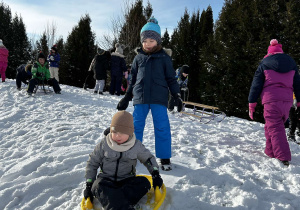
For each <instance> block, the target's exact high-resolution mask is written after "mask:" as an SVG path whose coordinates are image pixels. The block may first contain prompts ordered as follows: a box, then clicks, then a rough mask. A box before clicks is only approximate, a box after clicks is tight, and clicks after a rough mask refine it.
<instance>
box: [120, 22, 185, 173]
mask: <svg viewBox="0 0 300 210" xmlns="http://www.w3.org/2000/svg"><path fill="white" fill-rule="evenodd" d="M161 42H162V40H161V31H160V27H159V25H158V22H157V20H156V19H155V18H151V19H150V20H149V22H148V23H147V24H146V25H144V27H143V28H142V30H141V43H142V46H143V47H142V49H138V50H137V52H138V55H136V56H135V58H134V60H133V63H132V67H131V80H130V84H129V87H128V89H127V91H126V94H125V97H124V98H122V99H121V100H120V102H119V103H118V105H117V109H118V110H125V109H126V108H127V107H128V104H129V101H130V100H132V101H133V105H134V112H133V118H134V132H135V135H136V136H137V139H139V140H140V141H143V132H144V127H145V123H146V118H147V115H148V113H149V111H150V110H151V114H152V117H153V123H154V129H155V132H154V135H155V151H156V157H158V158H160V162H161V168H162V169H163V170H166V171H168V170H172V166H171V161H170V158H171V156H172V154H171V128H170V122H169V118H168V112H167V106H168V96H169V91H170V92H171V94H172V96H173V97H174V98H175V100H176V102H177V106H178V107H177V111H178V112H180V111H181V109H182V100H181V98H180V89H179V85H178V83H177V81H176V79H175V70H174V68H173V65H172V60H171V57H170V56H169V55H168V54H167V52H166V50H164V49H163V48H162V46H161Z"/></svg>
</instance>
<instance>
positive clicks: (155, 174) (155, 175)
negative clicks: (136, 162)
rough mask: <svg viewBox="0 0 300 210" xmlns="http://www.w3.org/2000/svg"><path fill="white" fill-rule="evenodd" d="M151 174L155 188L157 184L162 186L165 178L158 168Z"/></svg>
mask: <svg viewBox="0 0 300 210" xmlns="http://www.w3.org/2000/svg"><path fill="white" fill-rule="evenodd" d="M151 175H152V183H153V188H154V189H155V188H156V186H158V187H159V188H161V186H162V184H163V180H162V178H161V177H160V175H159V172H158V170H154V171H153V172H152V174H151Z"/></svg>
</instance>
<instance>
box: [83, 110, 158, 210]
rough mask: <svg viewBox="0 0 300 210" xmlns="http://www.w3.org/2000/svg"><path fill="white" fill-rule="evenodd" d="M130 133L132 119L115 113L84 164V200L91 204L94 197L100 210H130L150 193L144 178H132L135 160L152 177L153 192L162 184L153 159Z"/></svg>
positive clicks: (132, 127) (149, 187)
mask: <svg viewBox="0 0 300 210" xmlns="http://www.w3.org/2000/svg"><path fill="white" fill-rule="evenodd" d="M107 131H108V132H107ZM133 131H134V126H133V117H132V115H131V114H130V113H129V112H126V111H119V112H117V113H116V114H114V116H113V118H112V121H111V125H110V129H108V130H106V132H105V133H104V134H105V136H104V138H103V139H102V140H101V141H100V143H98V144H97V145H96V147H95V149H94V151H93V152H92V153H91V154H90V156H89V160H88V161H87V166H86V172H85V178H86V189H85V190H84V197H85V198H86V199H87V198H88V197H90V199H91V201H93V198H94V197H96V198H97V199H98V200H99V202H100V203H101V205H102V206H103V208H104V209H120V210H121V209H124V210H125V209H126V210H127V209H128V210H131V209H132V210H134V209H135V208H134V206H135V205H136V204H137V202H138V201H139V200H140V199H141V198H142V197H143V196H144V195H145V194H146V193H147V192H148V191H149V190H150V189H151V185H150V182H149V181H148V179H147V178H146V177H143V176H136V164H137V160H139V161H140V162H141V163H142V164H144V166H145V167H146V168H147V170H148V171H149V173H150V174H151V175H152V180H153V187H154V189H155V187H156V186H158V187H159V188H160V187H161V186H162V184H163V180H162V178H161V177H160V175H159V170H158V164H157V162H156V159H155V157H154V156H153V155H152V154H151V153H150V151H149V150H148V149H146V148H145V146H144V145H143V144H142V143H141V142H140V141H139V140H137V139H136V137H135V134H134V133H133ZM98 169H100V170H99V173H98V175H97V170H98Z"/></svg>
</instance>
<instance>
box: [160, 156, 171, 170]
mask: <svg viewBox="0 0 300 210" xmlns="http://www.w3.org/2000/svg"><path fill="white" fill-rule="evenodd" d="M160 164H161V169H162V170H163V171H171V170H172V165H171V161H170V159H160Z"/></svg>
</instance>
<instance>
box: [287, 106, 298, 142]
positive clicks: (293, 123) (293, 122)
mask: <svg viewBox="0 0 300 210" xmlns="http://www.w3.org/2000/svg"><path fill="white" fill-rule="evenodd" d="M298 115H299V114H298V111H297V110H296V109H295V107H291V109H290V114H289V118H290V125H289V135H292V136H294V135H295V131H296V128H297V127H298V130H299V131H300V122H299V117H300V116H298Z"/></svg>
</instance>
